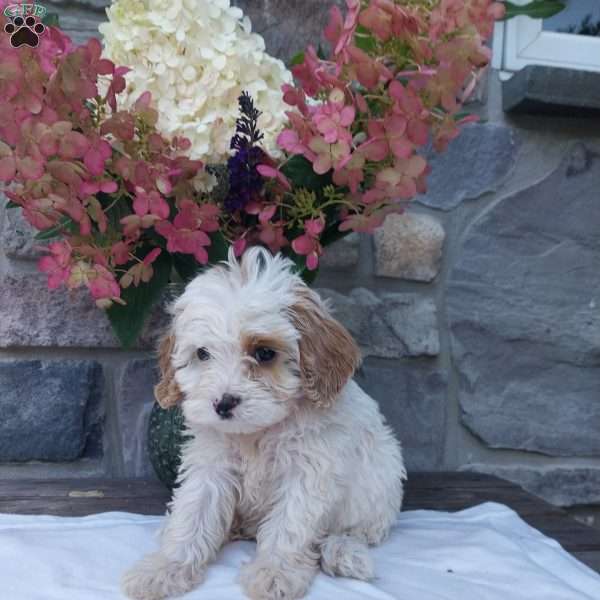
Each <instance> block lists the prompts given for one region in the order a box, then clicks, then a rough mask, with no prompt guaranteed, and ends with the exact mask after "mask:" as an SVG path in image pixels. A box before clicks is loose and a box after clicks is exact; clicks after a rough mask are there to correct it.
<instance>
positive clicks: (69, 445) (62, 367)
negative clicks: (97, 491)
mask: <svg viewBox="0 0 600 600" xmlns="http://www.w3.org/2000/svg"><path fill="white" fill-rule="evenodd" d="M101 385H102V368H101V366H100V365H99V364H98V363H97V362H95V361H83V360H81V361H71V360H67V361H39V360H35V361H26V360H15V361H10V362H0V413H1V414H2V419H1V420H0V462H22V461H30V460H43V461H57V462H58V461H72V460H76V459H78V458H80V457H82V456H83V455H84V451H85V450H86V444H87V443H88V441H89V440H90V436H91V438H92V439H91V442H92V445H93V446H94V448H92V449H91V454H92V455H94V456H97V455H98V450H99V448H98V442H99V440H98V436H99V434H101V411H100V408H99V398H100V393H101ZM86 454H87V452H86Z"/></svg>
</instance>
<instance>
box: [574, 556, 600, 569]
mask: <svg viewBox="0 0 600 600" xmlns="http://www.w3.org/2000/svg"><path fill="white" fill-rule="evenodd" d="M572 554H573V556H574V557H575V558H576V559H577V560H579V561H581V562H582V563H583V564H584V565H587V566H588V567H589V568H590V569H592V571H596V572H597V573H600V551H597V552H572Z"/></svg>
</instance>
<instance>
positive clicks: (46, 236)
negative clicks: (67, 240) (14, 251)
mask: <svg viewBox="0 0 600 600" xmlns="http://www.w3.org/2000/svg"><path fill="white" fill-rule="evenodd" d="M74 227H75V221H73V219H71V217H67V216H65V217H63V218H62V219H61V220H60V221H59V222H58V223H57V224H56V225H55V226H54V227H50V229H44V231H40V232H39V233H38V234H37V235H36V236H35V238H34V239H36V240H37V241H38V242H45V241H47V240H51V239H54V238H56V237H60V236H61V235H62V234H63V232H64V230H65V229H68V230H72V229H73V228H74Z"/></svg>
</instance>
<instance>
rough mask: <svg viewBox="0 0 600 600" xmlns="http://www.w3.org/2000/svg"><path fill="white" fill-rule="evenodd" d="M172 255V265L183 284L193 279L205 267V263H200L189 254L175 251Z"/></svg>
mask: <svg viewBox="0 0 600 600" xmlns="http://www.w3.org/2000/svg"><path fill="white" fill-rule="evenodd" d="M172 256H173V266H174V267H175V270H176V271H177V274H178V275H179V277H181V280H182V281H183V283H184V284H186V283H188V282H189V281H191V280H192V279H194V277H196V275H199V274H200V273H201V272H202V270H203V269H204V268H205V265H201V264H200V263H199V262H198V261H197V260H196V259H195V258H194V257H193V256H192V255H191V254H181V253H179V252H176V253H174V254H173V255H172Z"/></svg>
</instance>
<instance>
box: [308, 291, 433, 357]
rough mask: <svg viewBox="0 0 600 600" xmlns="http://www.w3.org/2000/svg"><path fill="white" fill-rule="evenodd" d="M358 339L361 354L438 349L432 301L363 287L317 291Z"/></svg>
mask: <svg viewBox="0 0 600 600" xmlns="http://www.w3.org/2000/svg"><path fill="white" fill-rule="evenodd" d="M318 291H319V293H320V294H321V296H322V297H323V298H324V299H326V300H329V301H330V302H331V306H332V308H333V313H334V315H335V316H336V318H338V319H339V320H340V322H341V323H343V324H344V325H345V326H346V327H347V328H348V330H349V331H350V333H351V334H352V335H353V336H354V339H355V340H356V341H357V342H358V344H359V345H360V347H361V350H362V352H363V356H378V357H381V358H399V357H402V356H435V355H437V354H439V352H440V341H439V333H438V327H437V314H436V308H435V303H434V302H433V300H431V299H430V298H423V297H421V296H418V295H417V294H396V293H384V294H380V295H379V296H376V295H375V294H374V293H373V292H371V291H369V290H367V289H365V288H356V289H354V290H352V291H351V292H350V293H349V294H341V293H339V292H335V291H333V290H328V289H320V290H318Z"/></svg>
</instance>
